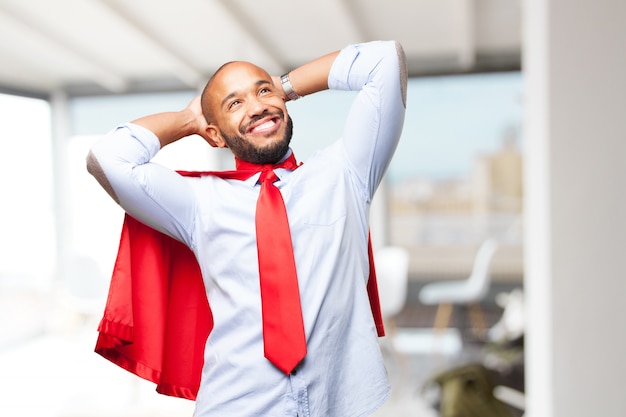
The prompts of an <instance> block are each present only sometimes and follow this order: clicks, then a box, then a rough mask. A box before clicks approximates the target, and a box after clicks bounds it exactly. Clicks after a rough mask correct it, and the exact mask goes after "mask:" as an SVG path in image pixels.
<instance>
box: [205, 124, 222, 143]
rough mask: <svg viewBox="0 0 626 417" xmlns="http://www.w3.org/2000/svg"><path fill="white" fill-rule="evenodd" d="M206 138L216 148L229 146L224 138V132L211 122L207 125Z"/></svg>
mask: <svg viewBox="0 0 626 417" xmlns="http://www.w3.org/2000/svg"><path fill="white" fill-rule="evenodd" d="M205 139H206V141H207V142H208V143H209V145H211V146H213V147H214V148H227V147H228V145H226V141H225V140H224V138H223V137H222V134H221V133H220V130H219V129H218V128H217V126H214V125H212V124H209V125H208V126H207V127H206V136H205Z"/></svg>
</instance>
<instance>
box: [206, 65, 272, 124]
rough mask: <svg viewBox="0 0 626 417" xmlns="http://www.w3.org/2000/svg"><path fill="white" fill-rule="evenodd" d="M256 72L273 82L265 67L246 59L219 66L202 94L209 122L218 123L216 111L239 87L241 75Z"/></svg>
mask: <svg viewBox="0 0 626 417" xmlns="http://www.w3.org/2000/svg"><path fill="white" fill-rule="evenodd" d="M250 73H256V76H257V77H259V76H260V77H262V78H264V79H266V80H269V82H270V83H271V82H272V77H271V76H270V75H269V74H268V73H267V71H265V70H264V69H262V68H260V67H258V66H256V65H254V64H252V63H250V62H245V61H230V62H227V63H225V64H223V65H222V66H221V67H219V68H218V69H217V70H216V71H215V73H213V75H212V76H211V78H210V79H209V81H208V82H207V84H206V86H205V87H204V90H203V91H202V96H201V105H202V113H203V114H204V117H205V119H206V120H207V122H208V123H216V115H215V112H216V110H217V109H218V108H219V106H220V104H221V102H222V101H223V100H224V99H225V98H226V97H228V96H229V95H231V94H233V93H234V92H235V91H236V89H237V83H236V81H241V77H242V76H245V75H249V74H250Z"/></svg>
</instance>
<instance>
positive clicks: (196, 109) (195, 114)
mask: <svg viewBox="0 0 626 417" xmlns="http://www.w3.org/2000/svg"><path fill="white" fill-rule="evenodd" d="M200 103H201V100H200V96H196V97H195V98H194V99H193V100H191V102H190V103H189V104H188V105H187V107H186V108H185V109H184V110H183V111H186V112H188V113H190V117H191V120H192V125H193V126H192V127H191V130H192V131H194V132H195V134H196V135H200V136H202V138H203V139H204V140H206V141H207V142H208V144H209V145H211V146H213V147H214V148H215V147H217V144H216V143H215V142H214V141H213V140H212V139H211V138H210V137H209V134H208V133H207V127H208V126H209V125H208V123H207V121H206V119H205V117H204V114H203V113H202V105H201V104H200Z"/></svg>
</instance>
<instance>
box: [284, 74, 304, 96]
mask: <svg viewBox="0 0 626 417" xmlns="http://www.w3.org/2000/svg"><path fill="white" fill-rule="evenodd" d="M280 83H281V84H282V85H283V91H284V92H285V95H286V96H287V97H289V100H292V101H296V100H297V99H299V98H300V96H299V95H298V93H296V92H295V91H294V89H293V86H292V85H291V81H289V73H287V74H283V75H281V76H280Z"/></svg>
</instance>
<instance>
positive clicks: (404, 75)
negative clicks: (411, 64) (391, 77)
mask: <svg viewBox="0 0 626 417" xmlns="http://www.w3.org/2000/svg"><path fill="white" fill-rule="evenodd" d="M395 44H396V54H397V56H398V68H399V69H400V74H399V76H400V89H401V91H402V104H403V105H404V108H406V94H407V92H406V90H407V82H408V68H407V63H406V55H405V53H404V48H402V44H400V42H398V41H395Z"/></svg>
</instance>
